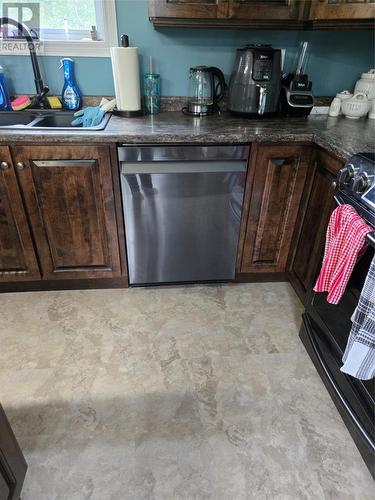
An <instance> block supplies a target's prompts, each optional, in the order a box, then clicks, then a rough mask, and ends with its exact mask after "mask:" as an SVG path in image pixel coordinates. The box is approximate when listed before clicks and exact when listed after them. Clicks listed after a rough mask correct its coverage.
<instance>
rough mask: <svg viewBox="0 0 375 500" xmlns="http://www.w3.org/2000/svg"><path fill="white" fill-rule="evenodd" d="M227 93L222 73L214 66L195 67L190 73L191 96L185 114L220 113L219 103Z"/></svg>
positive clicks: (184, 110) (184, 109)
mask: <svg viewBox="0 0 375 500" xmlns="http://www.w3.org/2000/svg"><path fill="white" fill-rule="evenodd" d="M224 93H225V79H224V75H223V73H222V71H221V70H220V69H219V68H216V67H214V66H195V67H193V68H190V71H189V94H188V102H187V106H185V107H184V108H183V112H184V113H186V114H189V115H192V116H204V115H210V114H212V113H216V112H217V111H219V106H218V103H219V102H220V101H221V100H222V98H223V97H224Z"/></svg>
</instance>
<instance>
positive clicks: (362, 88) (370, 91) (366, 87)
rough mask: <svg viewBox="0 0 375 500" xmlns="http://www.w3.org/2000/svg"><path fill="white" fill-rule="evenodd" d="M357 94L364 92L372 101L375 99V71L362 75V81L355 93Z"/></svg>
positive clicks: (356, 86)
mask: <svg viewBox="0 0 375 500" xmlns="http://www.w3.org/2000/svg"><path fill="white" fill-rule="evenodd" d="M357 92H363V93H364V94H366V95H367V97H368V99H370V100H371V99H375V69H370V70H368V71H367V73H362V75H361V79H360V80H358V81H357V83H356V84H355V88H354V93H355V94H357Z"/></svg>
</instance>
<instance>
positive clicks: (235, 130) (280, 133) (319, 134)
mask: <svg viewBox="0 0 375 500" xmlns="http://www.w3.org/2000/svg"><path fill="white" fill-rule="evenodd" d="M111 142H112V143H124V144H161V143H165V144H171V143H192V144H235V143H251V142H262V143H267V142H270V143H276V142H277V143H284V142H308V143H309V142H311V143H315V144H317V145H318V146H320V147H322V148H324V149H325V150H327V151H329V152H330V153H332V154H334V155H335V156H337V157H339V158H341V159H343V160H346V159H347V158H348V157H349V156H351V155H352V154H354V153H357V152H360V151H371V150H375V121H374V120H365V119H361V120H358V121H351V120H347V119H345V118H342V117H339V118H328V117H327V116H322V115H320V116H311V117H309V118H308V119H307V120H303V119H290V120H288V119H285V118H272V119H262V120H259V119H255V120H254V119H246V118H238V117H233V116H231V115H229V114H227V113H223V114H222V115H221V116H211V117H206V118H203V119H196V118H195V119H194V118H191V117H187V116H185V115H183V114H182V113H180V112H165V113H160V115H157V116H155V117H141V118H133V119H125V118H119V117H114V116H113V117H112V118H111V119H110V121H109V123H108V125H107V127H106V129H105V130H103V131H80V130H76V131H74V130H73V131H68V132H67V131H56V130H51V131H43V132H42V133H41V131H40V130H39V131H38V130H17V129H13V130H9V129H8V130H4V129H0V144H7V145H12V144H22V143H24V144H35V143H54V144H59V143H80V144H82V143H86V144H95V143H98V144H100V143H101V144H104V143H111Z"/></svg>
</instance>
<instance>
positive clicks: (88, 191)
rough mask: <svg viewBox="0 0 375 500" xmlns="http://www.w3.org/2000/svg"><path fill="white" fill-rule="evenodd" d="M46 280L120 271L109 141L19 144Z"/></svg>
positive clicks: (21, 178)
mask: <svg viewBox="0 0 375 500" xmlns="http://www.w3.org/2000/svg"><path fill="white" fill-rule="evenodd" d="M12 154H13V156H14V160H15V162H16V163H17V165H16V167H17V166H18V169H17V175H18V178H19V181H20V185H21V188H22V192H23V195H24V198H25V202H26V207H27V211H28V215H29V219H30V223H31V226H32V231H33V233H34V237H35V241H36V247H37V251H38V254H39V260H40V265H41V270H42V278H43V279H71V278H100V277H102V278H111V277H115V276H119V275H120V274H121V272H120V258H119V247H118V237H117V225H116V216H115V210H114V199H113V198H114V197H113V186H112V174H111V162H110V152H109V148H108V147H107V146H99V147H96V146H15V147H14V148H13V149H12Z"/></svg>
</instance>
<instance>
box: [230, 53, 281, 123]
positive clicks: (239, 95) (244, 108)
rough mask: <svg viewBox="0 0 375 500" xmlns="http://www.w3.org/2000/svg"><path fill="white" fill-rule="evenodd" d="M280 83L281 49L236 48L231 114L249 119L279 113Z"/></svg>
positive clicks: (231, 84) (231, 82) (231, 81)
mask: <svg viewBox="0 0 375 500" xmlns="http://www.w3.org/2000/svg"><path fill="white" fill-rule="evenodd" d="M280 83H281V50H280V49H274V48H272V47H271V45H247V46H246V47H244V48H242V49H237V55H236V60H235V62H234V66H233V71H232V76H231V79H230V83H229V96H228V109H229V111H231V112H233V113H236V114H240V115H249V116H251V115H257V116H262V115H269V114H272V113H276V112H277V111H278V105H279V97H280Z"/></svg>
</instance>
